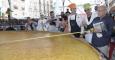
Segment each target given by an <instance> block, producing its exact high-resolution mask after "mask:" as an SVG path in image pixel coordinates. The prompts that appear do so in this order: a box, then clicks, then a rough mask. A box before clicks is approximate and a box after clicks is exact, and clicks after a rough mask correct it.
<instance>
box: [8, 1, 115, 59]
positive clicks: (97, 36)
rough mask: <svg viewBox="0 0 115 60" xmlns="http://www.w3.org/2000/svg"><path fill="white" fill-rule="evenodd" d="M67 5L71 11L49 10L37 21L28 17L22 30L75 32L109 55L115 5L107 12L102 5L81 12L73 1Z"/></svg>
mask: <svg viewBox="0 0 115 60" xmlns="http://www.w3.org/2000/svg"><path fill="white" fill-rule="evenodd" d="M68 7H69V8H70V11H71V12H70V11H69V9H67V11H66V12H61V14H60V16H55V13H54V12H53V11H51V12H50V16H49V17H46V18H44V16H43V15H41V18H40V19H39V20H38V21H37V22H36V21H34V20H33V19H31V18H30V17H28V18H27V22H26V23H25V25H24V27H25V29H23V30H26V31H48V32H65V33H75V34H73V36H74V37H75V38H81V37H83V38H84V39H85V40H86V41H87V42H89V43H90V44H92V46H94V47H96V48H97V49H99V50H100V51H101V52H102V53H103V54H104V55H105V56H107V57H109V53H108V52H109V50H108V49H109V44H110V43H109V42H111V40H112V42H114V43H115V9H114V8H115V7H113V8H112V9H110V12H108V10H107V7H106V6H104V5H100V6H95V11H94V12H91V8H88V9H84V11H85V13H83V14H78V13H76V10H77V6H76V4H74V3H72V4H70V5H69V6H68ZM10 29H11V28H10ZM14 30H15V29H14ZM76 32H78V33H76ZM114 55H115V54H114ZM113 60H114V59H113Z"/></svg>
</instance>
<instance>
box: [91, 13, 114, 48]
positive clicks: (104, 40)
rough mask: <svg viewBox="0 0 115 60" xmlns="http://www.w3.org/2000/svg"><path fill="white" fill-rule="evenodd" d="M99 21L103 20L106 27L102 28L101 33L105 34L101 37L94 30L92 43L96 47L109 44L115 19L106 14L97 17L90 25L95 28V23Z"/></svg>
mask: <svg viewBox="0 0 115 60" xmlns="http://www.w3.org/2000/svg"><path fill="white" fill-rule="evenodd" d="M99 22H103V23H104V25H105V28H106V29H105V30H102V32H101V34H102V35H103V36H102V37H100V38H99V37H97V35H96V32H93V37H92V45H93V46H95V47H103V46H105V45H108V44H109V40H110V38H111V34H112V26H113V20H112V18H111V17H110V16H108V15H106V16H105V17H103V18H102V19H100V17H96V18H95V19H94V20H93V22H92V23H91V25H90V27H92V28H93V24H95V23H99Z"/></svg>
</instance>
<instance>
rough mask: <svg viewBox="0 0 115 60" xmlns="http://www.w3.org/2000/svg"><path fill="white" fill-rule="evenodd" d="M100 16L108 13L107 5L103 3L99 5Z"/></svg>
mask: <svg viewBox="0 0 115 60" xmlns="http://www.w3.org/2000/svg"><path fill="white" fill-rule="evenodd" d="M97 11H98V16H99V17H104V16H105V15H106V14H107V7H106V6H104V5H102V6H98V9H97Z"/></svg>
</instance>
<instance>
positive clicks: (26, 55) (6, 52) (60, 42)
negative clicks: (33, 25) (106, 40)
mask: <svg viewBox="0 0 115 60" xmlns="http://www.w3.org/2000/svg"><path fill="white" fill-rule="evenodd" d="M57 34H61V33H48V32H24V31H23V32H21V31H20V32H0V60H99V58H100V55H99V54H98V53H97V51H96V50H95V49H94V48H92V47H91V46H90V45H88V44H87V43H85V42H84V41H81V40H80V39H75V38H73V37H71V36H70V35H68V36H58V37H49V38H37V39H32V38H36V37H44V36H52V35H57ZM17 40H18V41H17ZM24 40H26V41H24ZM15 41H17V42H15Z"/></svg>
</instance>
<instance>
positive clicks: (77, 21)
mask: <svg viewBox="0 0 115 60" xmlns="http://www.w3.org/2000/svg"><path fill="white" fill-rule="evenodd" d="M68 7H69V8H70V10H71V14H70V15H69V16H68V27H67V28H68V31H69V32H71V33H74V32H80V33H82V32H83V30H84V28H83V26H84V24H85V23H84V22H85V20H86V19H87V18H86V17H85V16H84V14H78V13H76V10H77V8H76V4H75V3H72V4H70V5H69V6H68ZM80 33H77V34H74V36H75V37H76V38H79V37H80V35H81V34H80Z"/></svg>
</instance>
